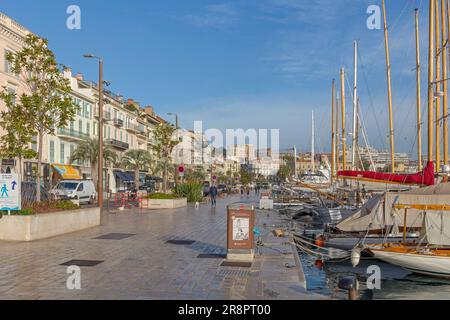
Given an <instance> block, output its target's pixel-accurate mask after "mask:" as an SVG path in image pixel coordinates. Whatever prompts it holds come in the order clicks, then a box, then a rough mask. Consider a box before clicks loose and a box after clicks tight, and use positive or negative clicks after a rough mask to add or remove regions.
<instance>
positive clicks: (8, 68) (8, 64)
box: [4, 49, 12, 74]
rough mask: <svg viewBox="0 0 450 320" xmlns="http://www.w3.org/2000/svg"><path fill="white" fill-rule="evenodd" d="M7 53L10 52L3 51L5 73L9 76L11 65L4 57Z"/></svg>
mask: <svg viewBox="0 0 450 320" xmlns="http://www.w3.org/2000/svg"><path fill="white" fill-rule="evenodd" d="M9 52H11V51H9V50H6V49H5V52H4V59H5V72H6V73H9V74H12V65H11V63H10V62H9V61H8V59H6V55H7V54H8V53H9Z"/></svg>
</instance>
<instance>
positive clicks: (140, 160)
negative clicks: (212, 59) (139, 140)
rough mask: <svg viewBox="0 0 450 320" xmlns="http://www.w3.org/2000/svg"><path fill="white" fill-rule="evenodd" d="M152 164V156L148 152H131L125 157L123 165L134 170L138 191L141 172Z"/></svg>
mask: <svg viewBox="0 0 450 320" xmlns="http://www.w3.org/2000/svg"><path fill="white" fill-rule="evenodd" d="M151 162H152V156H151V154H150V152H148V151H147V150H130V151H127V152H126V153H125V155H124V156H123V158H122V163H123V165H124V166H125V167H126V168H128V169H130V170H134V184H135V186H136V189H137V190H139V187H140V183H139V172H140V170H141V169H144V168H146V167H150V165H151Z"/></svg>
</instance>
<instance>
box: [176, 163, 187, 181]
mask: <svg viewBox="0 0 450 320" xmlns="http://www.w3.org/2000/svg"><path fill="white" fill-rule="evenodd" d="M185 171H186V169H185V167H184V165H180V166H179V167H178V176H179V177H180V178H181V182H183V177H184V172H185Z"/></svg>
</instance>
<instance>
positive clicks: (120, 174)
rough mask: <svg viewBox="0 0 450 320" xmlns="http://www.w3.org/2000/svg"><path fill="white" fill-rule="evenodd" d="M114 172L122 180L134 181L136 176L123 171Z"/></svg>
mask: <svg viewBox="0 0 450 320" xmlns="http://www.w3.org/2000/svg"><path fill="white" fill-rule="evenodd" d="M114 174H115V175H116V177H117V178H118V179H119V180H120V181H122V182H133V181H134V177H133V176H132V175H131V174H129V173H126V172H122V171H115V172H114Z"/></svg>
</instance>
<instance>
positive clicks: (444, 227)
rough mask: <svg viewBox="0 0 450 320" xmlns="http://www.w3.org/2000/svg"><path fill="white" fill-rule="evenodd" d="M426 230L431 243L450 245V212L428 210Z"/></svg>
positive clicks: (428, 240)
mask: <svg viewBox="0 0 450 320" xmlns="http://www.w3.org/2000/svg"><path fill="white" fill-rule="evenodd" d="M425 232H426V239H427V242H428V243H429V244H434V245H441V246H445V245H450V215H449V214H448V212H443V211H441V212H438V211H430V212H427V214H426V215H425Z"/></svg>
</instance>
